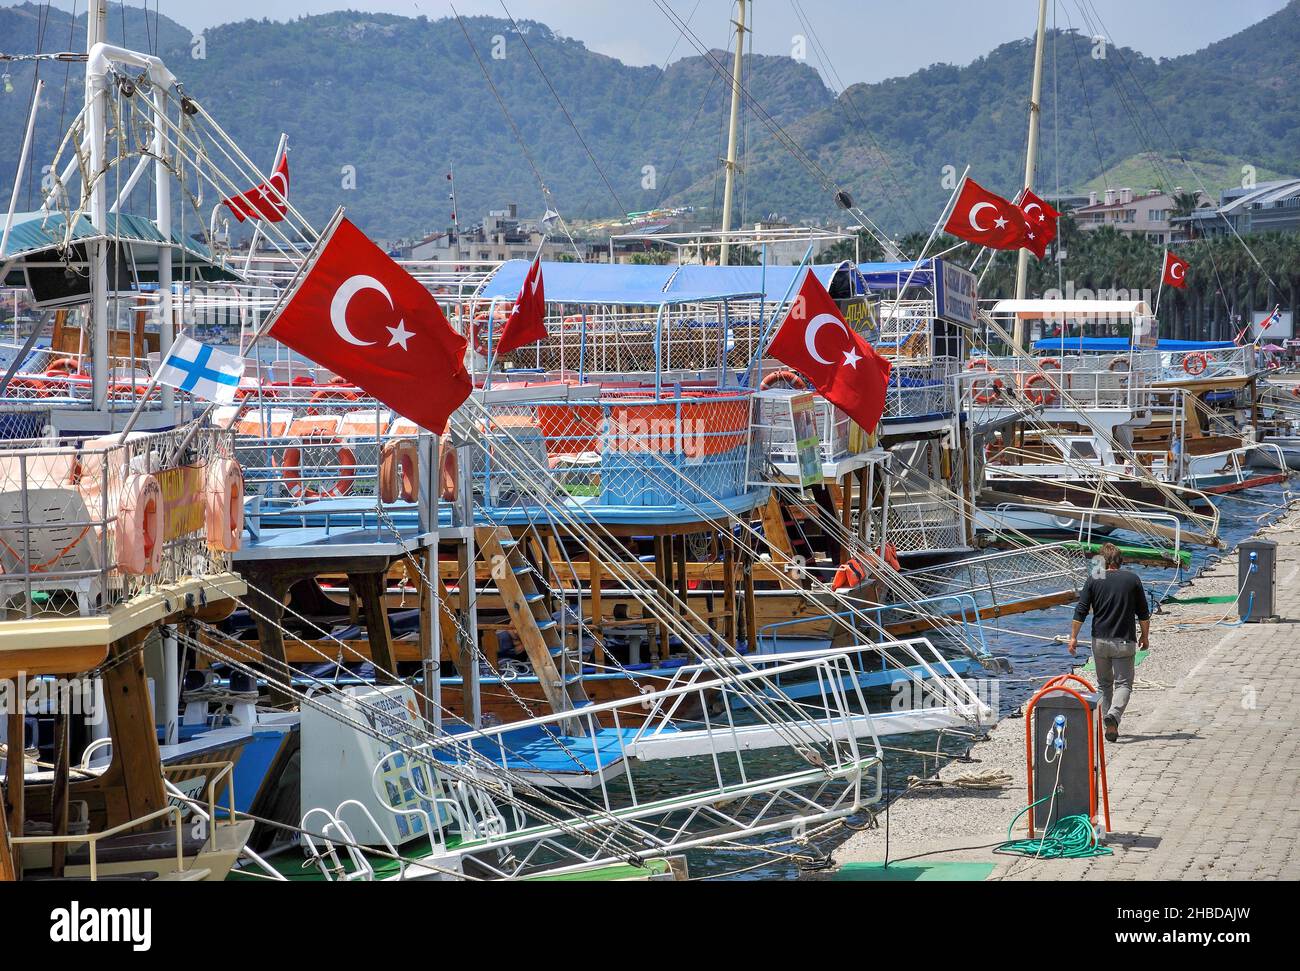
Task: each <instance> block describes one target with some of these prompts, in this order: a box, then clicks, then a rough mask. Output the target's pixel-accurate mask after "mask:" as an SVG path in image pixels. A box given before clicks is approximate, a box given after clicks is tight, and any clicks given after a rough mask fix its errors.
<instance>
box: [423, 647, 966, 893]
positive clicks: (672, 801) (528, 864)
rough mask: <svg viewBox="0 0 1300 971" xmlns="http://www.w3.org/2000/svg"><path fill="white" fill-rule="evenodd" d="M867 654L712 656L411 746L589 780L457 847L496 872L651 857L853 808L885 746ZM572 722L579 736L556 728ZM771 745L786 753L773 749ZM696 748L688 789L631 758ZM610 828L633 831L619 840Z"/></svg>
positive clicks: (809, 822)
mask: <svg viewBox="0 0 1300 971" xmlns="http://www.w3.org/2000/svg"><path fill="white" fill-rule="evenodd" d="M873 646H878V645H873ZM863 663H864V661H863V652H862V650H861V649H860V648H858V647H854V648H851V649H845V650H840V649H835V650H828V651H817V652H806V653H803V654H797V655H792V656H790V657H786V656H781V655H778V656H775V657H759V656H751V657H744V658H740V657H736V658H726V659H724V658H715V659H713V660H712V661H709V662H708V663H701V664H693V665H687V666H683V667H682V668H680V669H678V671H677V672H676V673H675V674H674V676H673V678H672V680H671V681H670V682H669V683H668V685H667V686H665V687H663V688H660V689H657V690H653V691H650V692H647V693H645V694H639V695H635V696H633V697H631V698H624V699H619V700H616V701H608V702H601V703H598V704H592V705H587V706H583V707H580V708H577V709H572V710H569V711H565V712H558V713H552V714H547V715H542V716H538V717H534V718H530V719H527V720H524V721H521V722H511V723H509V724H506V725H502V726H497V727H492V728H484V729H481V730H477V731H473V732H468V733H463V734H452V735H447V736H445V737H443V738H441V739H437V740H434V741H431V742H426V743H424V744H423V745H421V746H419V747H418V748H417V749H416V750H415V751H413V752H409V753H408V756H410V757H411V758H418V757H419V756H420V755H421V753H422V752H424V751H427V752H428V754H429V755H430V756H431V757H433V758H437V759H439V760H440V761H443V762H449V763H455V764H457V765H463V764H464V763H465V762H466V761H471V762H479V763H482V762H488V763H489V764H487V765H486V767H485V770H484V771H485V772H486V773H487V774H488V775H489V776H490V775H494V774H497V770H496V769H494V768H493V766H492V765H491V764H490V763H493V762H494V763H496V764H497V765H499V766H503V767H506V768H507V769H508V770H509V771H510V772H511V773H513V774H514V775H515V776H520V777H523V778H525V779H529V778H531V777H533V776H535V775H540V774H541V773H543V772H545V773H546V774H547V775H548V776H549V777H550V778H551V779H552V780H555V779H556V778H557V777H558V778H560V779H563V778H565V777H568V778H569V779H570V780H571V781H570V783H569V784H571V785H574V786H578V787H583V788H587V789H588V790H589V794H588V796H587V797H586V799H585V800H584V801H585V803H586V804H587V806H588V808H587V810H586V812H585V813H584V812H581V811H579V812H575V813H574V814H573V815H572V816H571V817H569V818H567V819H565V820H563V821H562V822H554V821H541V822H537V821H535V820H522V822H521V821H520V820H519V819H518V817H515V815H514V814H513V813H508V812H507V813H502V814H500V815H501V818H503V819H506V820H507V821H508V823H507V827H506V828H505V829H504V830H503V831H501V832H497V833H493V834H489V835H484V836H482V837H479V838H470V839H466V840H465V841H464V842H462V843H461V844H460V845H459V846H458V847H457V849H458V850H459V852H461V853H462V854H464V855H468V856H473V857H474V859H475V862H476V863H477V864H480V865H482V866H483V867H485V868H486V869H487V870H488V871H489V872H491V873H492V874H493V875H495V876H499V877H515V876H523V875H527V874H528V873H530V872H538V871H541V870H545V871H546V872H548V873H552V874H561V873H565V872H569V871H575V870H581V869H585V868H587V867H589V866H592V865H595V864H602V863H609V862H619V861H622V862H627V861H628V860H629V857H630V856H631V857H635V858H636V859H637V860H645V859H652V858H656V857H660V856H663V855H664V854H666V853H668V852H680V851H681V850H684V849H689V848H692V847H696V846H704V845H708V844H710V843H715V842H716V841H717V840H718V839H719V838H720V837H721V836H723V835H725V836H726V837H728V838H736V839H738V838H744V837H748V836H755V835H759V834H762V833H768V832H775V831H778V830H781V829H790V828H791V827H792V826H793V827H799V828H811V827H813V826H816V825H818V824H820V823H825V822H828V821H831V820H835V819H840V818H844V817H846V816H849V815H852V814H854V813H857V812H860V811H861V810H862V807H863V806H865V805H870V804H873V803H875V802H876V801H878V799H879V798H880V795H881V786H882V781H883V780H882V774H881V773H882V769H881V765H882V751H881V749H880V743H879V739H878V738H877V737H876V734H875V730H874V723H873V720H872V716H871V715H870V714H869V713H868V708H867V705H866V699H865V697H864V696H863V692H862V687H861V684H860V680H861V678H862V675H863V674H864V673H865V672H864V671H863V670H862V668H861V665H862V664H863ZM793 683H799V684H801V685H806V686H810V690H809V691H805V692H801V693H800V696H799V700H798V701H794V700H791V699H790V698H788V697H786V696H785V695H784V693H783V692H782V691H781V690H780V688H779V687H778V686H779V685H785V684H793ZM978 714H979V713H978V712H973V711H972V714H971V717H976V716H977V715H978ZM575 721H577V722H580V723H581V725H582V729H583V731H584V734H583V735H574V734H570V733H569V732H568V731H566V729H567V728H568V727H571V726H572V724H573V723H574V722H575ZM525 742H528V743H529V744H528V746H527V748H526V749H521V748H519V746H521V745H523V744H524V743H525ZM471 746H472V751H473V753H474V754H472V755H471V754H470V748H471ZM759 750H766V751H767V753H768V754H766V755H764V754H763V753H761V752H759ZM773 750H775V751H777V752H783V753H785V754H787V755H788V756H789V757H788V758H780V759H777V758H773V757H772V755H771V754H770V753H771V752H772V751H773ZM544 751H545V753H546V754H545V755H543V752H544ZM756 753H758V754H756ZM692 757H693V758H694V761H693V762H692V763H690V764H691V770H690V775H689V776H688V777H685V778H689V779H690V783H689V785H688V786H686V787H685V791H684V792H683V791H682V790H681V789H678V788H676V787H674V790H673V791H672V792H671V793H665V792H664V790H663V788H662V786H661V785H658V784H656V782H655V777H656V773H655V772H653V771H652V770H649V769H646V770H644V771H643V769H642V768H641V766H640V763H642V762H650V761H657V760H661V759H678V758H692ZM537 760H542V761H543V762H544V765H543V764H541V763H537V764H535V763H536V761H537ZM448 771H453V770H451V769H449V770H448ZM455 771H459V770H455ZM647 776H648V777H647ZM868 783H870V785H871V791H870V792H864V789H865V788H866V785H867V784H868ZM552 784H554V781H553V782H552ZM497 788H499V786H498V785H497V784H496V783H493V784H492V785H489V786H487V787H485V790H484V791H485V792H487V793H489V794H492V793H494V792H495V790H496V789H497ZM492 797H493V798H494V799H495V798H496V797H495V796H492ZM512 817H514V819H515V821H513V822H509V820H511V819H512ZM610 827H615V828H616V829H617V830H618V831H621V832H623V833H625V834H627V835H629V836H631V835H635V837H636V838H635V839H634V840H633V841H632V842H630V843H629V842H628V841H627V840H622V839H619V838H617V837H618V833H617V832H613V833H611V832H610ZM507 850H509V851H510V852H505V851H507Z"/></svg>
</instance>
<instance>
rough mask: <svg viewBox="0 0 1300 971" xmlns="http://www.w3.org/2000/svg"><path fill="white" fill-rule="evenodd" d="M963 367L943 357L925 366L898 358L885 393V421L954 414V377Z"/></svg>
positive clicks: (894, 363)
mask: <svg viewBox="0 0 1300 971" xmlns="http://www.w3.org/2000/svg"><path fill="white" fill-rule="evenodd" d="M960 367H961V365H960V363H959V362H958V361H955V360H951V359H946V358H941V359H938V360H934V361H930V362H928V363H921V364H909V363H908V362H907V361H906V359H901V358H898V359H895V360H894V362H893V368H892V370H891V371H890V374H889V387H888V388H887V389H886V391H885V411H884V414H883V416H882V417H883V418H884V419H885V420H886V421H889V420H891V419H893V420H898V419H909V418H911V419H915V418H923V417H929V416H942V415H950V414H952V412H953V409H954V397H953V380H952V379H953V377H954V375H956V374H957V372H958V370H959V369H960Z"/></svg>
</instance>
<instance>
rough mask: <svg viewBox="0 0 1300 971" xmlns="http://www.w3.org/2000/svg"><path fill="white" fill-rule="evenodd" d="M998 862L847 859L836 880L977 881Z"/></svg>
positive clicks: (833, 876)
mask: <svg viewBox="0 0 1300 971" xmlns="http://www.w3.org/2000/svg"><path fill="white" fill-rule="evenodd" d="M996 865H997V864H994V863H957V862H952V861H947V862H945V861H943V860H938V861H930V862H921V861H910V862H907V863H891V864H890V865H889V866H888V867H886V866H885V865H884V864H883V863H846V864H844V865H843V866H842V867H840V868H839V869H838V870H836V871H835V873H834V874H832V876H831V879H832V880H854V881H867V882H876V883H912V882H915V881H920V880H945V881H949V882H965V883H969V882H974V881H980V880H987V879H988V876H989V874H990V873H992V872H993V868H994V867H995V866H996Z"/></svg>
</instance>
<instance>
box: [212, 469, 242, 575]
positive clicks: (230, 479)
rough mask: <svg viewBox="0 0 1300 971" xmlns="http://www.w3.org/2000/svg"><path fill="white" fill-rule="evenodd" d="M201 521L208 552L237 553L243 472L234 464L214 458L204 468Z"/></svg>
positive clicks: (240, 532) (240, 522)
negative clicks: (205, 533)
mask: <svg viewBox="0 0 1300 971" xmlns="http://www.w3.org/2000/svg"><path fill="white" fill-rule="evenodd" d="M203 518H204V526H205V527H206V530H207V540H208V547H209V548H210V549H214V550H219V551H221V552H222V553H234V552H236V551H238V549H239V544H240V540H241V538H242V536H243V533H244V472H243V470H242V469H241V468H240V467H239V463H238V462H234V461H232V460H230V459H217V460H216V461H214V462H212V463H211V464H210V465H209V466H208V470H207V475H206V477H205V479H204V483H203Z"/></svg>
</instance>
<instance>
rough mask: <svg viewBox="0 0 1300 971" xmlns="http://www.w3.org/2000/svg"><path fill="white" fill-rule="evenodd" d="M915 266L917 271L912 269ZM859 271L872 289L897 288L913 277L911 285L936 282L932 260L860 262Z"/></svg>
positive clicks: (930, 284)
mask: <svg viewBox="0 0 1300 971" xmlns="http://www.w3.org/2000/svg"><path fill="white" fill-rule="evenodd" d="M913 268H915V270H916V272H915V273H913V272H912V270H913ZM858 272H859V273H861V274H862V278H863V280H864V281H865V282H866V285H867V287H868V288H869V289H871V290H897V289H898V288H899V287H901V286H904V285H905V284H907V278H908V276H909V275H910V276H911V278H912V282H911V284H910V285H911V286H914V287H928V286H932V285H933V284H934V272H933V264H932V262H931V261H930V260H921V261H920V262H919V263H913V262H911V261H908V262H905V263H859V264H858Z"/></svg>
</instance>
